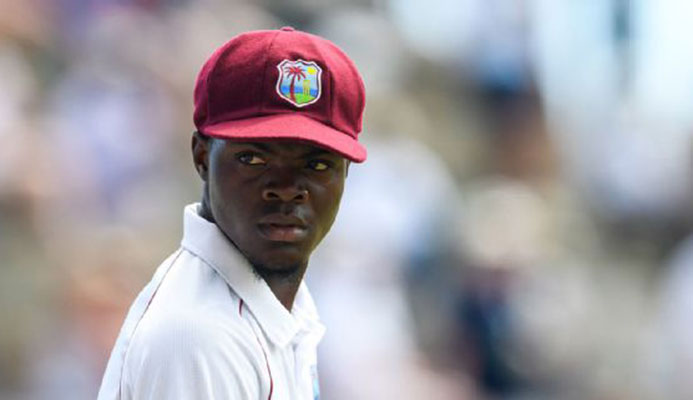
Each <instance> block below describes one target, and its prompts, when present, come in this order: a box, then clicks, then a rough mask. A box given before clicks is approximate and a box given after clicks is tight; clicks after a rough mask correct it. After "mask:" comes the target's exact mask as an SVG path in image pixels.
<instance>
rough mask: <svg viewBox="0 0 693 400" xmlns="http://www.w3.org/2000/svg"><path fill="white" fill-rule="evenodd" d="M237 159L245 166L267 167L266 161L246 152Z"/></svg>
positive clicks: (257, 155)
mask: <svg viewBox="0 0 693 400" xmlns="http://www.w3.org/2000/svg"><path fill="white" fill-rule="evenodd" d="M236 158H238V161H240V162H241V163H243V164H246V165H265V164H266V161H265V159H264V158H262V157H261V156H260V155H259V154H257V153H250V152H244V153H239V154H238V155H237V156H236Z"/></svg>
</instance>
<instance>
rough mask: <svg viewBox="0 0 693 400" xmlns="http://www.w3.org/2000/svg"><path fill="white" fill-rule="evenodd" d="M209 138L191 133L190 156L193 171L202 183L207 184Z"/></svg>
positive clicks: (196, 132) (197, 133)
mask: <svg viewBox="0 0 693 400" xmlns="http://www.w3.org/2000/svg"><path fill="white" fill-rule="evenodd" d="M209 145H210V141H209V138H208V137H207V136H205V135H203V134H201V133H200V132H198V131H195V132H193V137H192V156H193V163H194V164H195V170H196V171H197V174H198V175H200V178H202V180H203V181H205V182H207V172H208V171H209Z"/></svg>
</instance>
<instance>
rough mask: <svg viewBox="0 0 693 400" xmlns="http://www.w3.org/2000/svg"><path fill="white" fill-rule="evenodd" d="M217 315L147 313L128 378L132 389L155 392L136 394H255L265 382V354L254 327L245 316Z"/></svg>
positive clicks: (194, 311)
mask: <svg viewBox="0 0 693 400" xmlns="http://www.w3.org/2000/svg"><path fill="white" fill-rule="evenodd" d="M217 317H218V315H217V314H216V313H205V312H200V310H197V309H191V310H179V311H176V312H171V313H168V314H165V315H158V316H157V317H156V318H145V319H143V320H142V321H141V324H140V326H139V327H138V329H137V331H136V333H135V335H134V336H133V337H132V341H131V343H130V346H129V349H128V353H127V355H126V359H125V371H124V374H123V378H124V382H125V383H126V386H128V388H129V390H132V391H133V393H140V394H141V393H143V392H147V393H153V394H152V396H140V397H135V398H156V397H159V398H163V397H166V396H168V393H169V392H171V393H176V392H177V393H189V394H191V395H193V397H195V398H198V397H200V396H201V395H202V394H208V395H210V396H212V397H218V396H221V397H222V398H225V397H228V396H231V395H233V396H242V397H243V398H254V397H255V396H256V394H257V393H258V392H259V391H260V387H261V382H260V376H261V367H262V364H261V362H262V359H261V358H259V357H262V355H261V353H260V354H258V351H259V349H258V348H257V343H256V342H253V341H251V340H249V339H250V338H252V337H251V336H249V334H250V335H252V331H251V330H250V328H249V327H248V326H247V325H245V324H243V321H242V319H240V318H238V319H233V318H231V319H229V318H221V319H220V318H217ZM173 382H175V383H173ZM174 388H175V390H174ZM209 391H212V392H209Z"/></svg>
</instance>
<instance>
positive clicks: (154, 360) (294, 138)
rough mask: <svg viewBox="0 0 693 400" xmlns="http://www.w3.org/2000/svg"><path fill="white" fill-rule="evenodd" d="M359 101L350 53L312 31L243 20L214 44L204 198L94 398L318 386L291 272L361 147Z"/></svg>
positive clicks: (309, 324) (203, 149) (127, 327)
mask: <svg viewBox="0 0 693 400" xmlns="http://www.w3.org/2000/svg"><path fill="white" fill-rule="evenodd" d="M364 104H365V93H364V87H363V82H362V80H361V77H360V76H359V73H358V71H357V70H356V68H355V66H354V64H353V63H352V61H351V60H350V59H349V58H348V57H347V56H346V55H345V54H344V53H343V52H342V51H341V50H340V49H339V48H337V47H336V46H335V45H334V44H332V43H331V42H329V41H327V40H325V39H323V38H320V37H317V36H313V35H310V34H307V33H303V32H299V31H295V30H294V29H292V28H288V27H286V28H282V29H280V30H276V31H255V32H248V33H245V34H241V35H239V36H236V37H235V38H233V39H231V40H230V41H229V42H227V43H226V44H224V45H223V46H222V47H220V48H219V49H218V50H217V51H216V52H214V54H212V56H211V57H210V58H209V60H207V62H206V63H205V64H204V66H203V67H202V70H201V71H200V74H199V76H198V79H197V84H196V87H195V111H194V121H195V126H196V127H197V132H196V133H195V134H194V137H193V140H192V153H193V159H194V163H195V167H196V168H197V171H198V173H199V175H200V177H201V178H202V180H203V182H204V189H203V194H202V201H201V203H199V204H193V205H189V206H187V207H186V209H185V212H184V234H183V240H182V243H181V247H180V249H178V250H177V251H176V252H175V253H174V254H173V255H171V256H170V257H169V258H168V259H167V260H166V261H164V263H163V264H162V265H161V266H160V267H159V269H158V270H157V271H156V273H155V274H154V277H153V279H152V281H151V282H150V283H149V284H148V285H147V286H146V287H145V288H144V290H143V291H142V292H141V293H140V295H139V296H138V297H137V299H136V300H135V302H134V304H133V305H132V307H131V308H130V311H129V313H128V316H127V318H126V320H125V323H124V325H123V328H122V330H121V332H120V335H119V337H118V340H117V342H116V345H115V348H114V349H113V352H112V354H111V358H110V361H109V363H108V367H107V369H106V373H105V376H104V379H103V382H102V385H101V389H100V391H99V399H100V400H111V399H244V400H245V399H258V400H259V399H262V400H265V399H275V400H280V399H311V400H312V399H317V398H319V388H318V381H317V370H316V359H317V358H316V347H317V344H318V342H319V341H320V339H321V337H322V335H323V333H324V327H323V326H322V324H321V323H320V321H319V319H318V316H317V312H316V310H315V307H314V304H313V301H312V299H311V297H310V294H309V293H308V289H307V288H306V286H305V284H304V283H303V275H304V273H305V271H306V267H307V265H308V259H309V257H310V254H311V253H312V251H313V250H314V249H315V247H316V246H317V245H318V244H319V243H320V241H321V240H322V238H323V237H324V236H325V235H326V234H327V232H328V231H329V229H330V227H331V226H332V222H333V221H334V219H335V216H336V214H337V209H338V207H339V202H340V199H341V195H342V191H343V188H344V180H345V178H346V175H347V169H348V166H349V162H350V161H353V162H362V161H364V160H365V158H366V151H365V149H364V148H363V146H361V145H360V144H359V143H358V141H357V138H358V134H359V133H360V131H361V118H362V114H363V108H364Z"/></svg>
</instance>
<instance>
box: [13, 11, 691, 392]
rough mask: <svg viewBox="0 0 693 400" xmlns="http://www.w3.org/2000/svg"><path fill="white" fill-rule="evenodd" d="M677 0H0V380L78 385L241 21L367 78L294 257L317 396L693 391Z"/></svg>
mask: <svg viewBox="0 0 693 400" xmlns="http://www.w3.org/2000/svg"><path fill="white" fill-rule="evenodd" d="M691 21H693V3H691V2H688V1H686V0H680V1H676V0H583V1H567V0H562V1H557V0H515V1H512V0H428V1H416V0H351V1H344V0H340V1H337V0H322V1H318V0H291V1H288V0H258V1H233V0H59V1H55V0H0V256H1V257H0V321H2V322H0V398H2V399H8V400H16V399H71V400H75V399H77V400H79V399H93V398H95V396H96V392H97V389H98V386H99V384H100V380H101V376H102V373H103V370H104V368H105V363H106V361H107V358H108V356H109V353H110V349H111V346H112V345H113V342H114V340H115V337H116V335H117V333H118V330H119V328H120V325H121V323H122V321H123V318H124V316H125V313H126V311H127V308H128V307H129V304H130V303H131V301H132V300H133V299H134V297H135V295H136V294H137V292H138V291H139V290H140V289H141V288H142V287H143V286H144V284H145V283H146V282H147V281H148V280H149V279H150V277H151V274H152V273H153V271H154V269H155V268H156V266H157V265H158V264H159V263H160V262H161V261H162V260H163V259H164V258H165V257H166V256H167V255H168V254H170V253H171V252H172V251H173V250H174V249H175V248H177V247H178V243H179V241H180V238H181V233H182V209H183V206H184V205H185V204H188V203H191V202H194V201H197V200H198V199H199V198H200V188H201V185H200V182H199V179H198V177H197V176H196V174H195V172H194V169H193V167H192V161H191V156H190V151H189V148H190V138H191V132H192V130H193V125H192V88H193V84H194V80H195V77H196V74H197V71H198V69H199V68H200V66H201V65H202V63H203V62H204V60H205V59H206V58H207V57H208V55H209V54H211V52H212V51H213V50H214V49H215V48H216V47H218V46H220V45H221V44H222V43H223V42H225V41H226V40H228V39H229V38H230V37H231V36H233V35H235V34H237V33H239V32H242V31H245V30H250V29H266V28H279V27H281V26H283V25H291V26H294V27H296V28H298V29H302V30H307V31H310V32H313V33H317V34H320V35H322V36H324V37H326V38H328V39H331V40H332V41H334V42H335V43H337V44H338V45H339V46H340V47H342V48H343V49H344V50H346V52H347V53H348V54H350V55H351V57H352V58H353V59H354V60H355V62H356V64H357V65H358V67H359V68H360V70H361V72H362V74H363V76H364V80H365V82H366V87H367V91H368V98H367V109H366V116H365V121H364V127H365V129H364V133H363V136H362V137H363V141H364V142H365V143H366V146H367V147H368V150H369V159H368V161H367V162H366V163H365V164H363V165H355V166H353V167H352V168H351V171H350V175H349V178H348V181H347V189H346V193H345V198H344V201H343V205H342V208H341V211H340V216H339V217H338V220H337V223H336V224H335V226H334V229H333V231H332V233H331V234H330V235H329V236H328V238H327V239H326V241H325V242H324V244H323V246H322V247H321V248H320V250H319V251H318V253H316V254H315V256H314V257H313V259H312V260H311V264H312V265H311V268H310V269H309V276H308V278H307V279H308V281H309V284H310V286H311V289H312V291H313V294H314V297H315V298H316V301H317V303H318V307H319V309H320V312H321V316H322V318H323V319H324V322H325V323H326V325H327V326H328V331H327V335H326V337H325V339H324V341H323V343H322V345H321V348H320V351H321V354H320V370H319V371H320V375H321V391H322V395H323V398H325V399H330V400H342V399H344V400H346V399H349V400H361V399H364V400H369V399H406V400H408V399H426V400H438V399H441V400H447V399H455V400H469V399H472V400H474V399H480V400H485V399H490V400H491V399H522V400H525V399H526V400H530V399H531V400H533V399H605V400H618V399H629V400H631V399H690V398H693V380H691V379H690V371H691V369H692V368H693V236H689V234H690V233H691V227H692V222H693V220H692V218H691V216H692V211H693V190H692V189H693V188H692V186H693V158H692V157H691V156H692V155H693V142H692V141H691V140H692V138H693V112H692V111H693V42H691V37H693V24H691Z"/></svg>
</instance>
